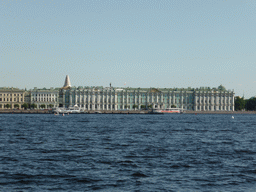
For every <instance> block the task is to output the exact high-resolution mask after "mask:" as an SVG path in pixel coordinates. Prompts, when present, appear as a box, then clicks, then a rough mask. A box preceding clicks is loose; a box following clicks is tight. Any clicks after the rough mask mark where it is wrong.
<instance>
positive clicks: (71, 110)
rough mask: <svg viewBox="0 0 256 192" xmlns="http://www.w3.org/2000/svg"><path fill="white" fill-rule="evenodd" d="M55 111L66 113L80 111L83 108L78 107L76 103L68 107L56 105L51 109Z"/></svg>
mask: <svg viewBox="0 0 256 192" xmlns="http://www.w3.org/2000/svg"><path fill="white" fill-rule="evenodd" d="M53 111H54V112H55V113H66V114H70V113H81V112H83V111H84V110H83V109H82V108H80V107H78V106H77V105H75V106H74V107H69V108H60V107H57V108H55V109H54V110H53Z"/></svg>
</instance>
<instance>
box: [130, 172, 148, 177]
mask: <svg viewBox="0 0 256 192" xmlns="http://www.w3.org/2000/svg"><path fill="white" fill-rule="evenodd" d="M132 176H133V177H148V176H147V175H145V174H143V173H141V172H135V173H133V174H132Z"/></svg>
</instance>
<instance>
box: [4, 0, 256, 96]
mask: <svg viewBox="0 0 256 192" xmlns="http://www.w3.org/2000/svg"><path fill="white" fill-rule="evenodd" d="M0 16H1V17H0V26H1V27H0V66H1V68H0V69H1V70H0V76H1V78H0V87H3V86H9V87H18V88H24V87H26V88H33V87H38V88H43V87H46V88H50V87H61V86H63V84H64V80H65V76H66V75H67V74H68V75H69V76H70V79H71V84H72V85H74V86H104V87H105V86H109V83H110V82H111V83H112V86H115V87H122V86H129V87H163V88H173V87H184V88H186V87H195V88H196V87H217V86H219V85H220V84H222V85H223V86H225V87H226V88H227V89H234V91H235V93H236V95H239V96H242V95H243V93H244V96H245V97H246V98H250V97H252V96H256V91H255V86H256V77H255V71H256V70H255V69H256V33H255V32H256V27H255V26H256V25H255V24H256V1H255V0H239V1H238V0H155V1H152V0H151V1H150V0H147V1H146V0H137V1H135V0H61V1H60V0H44V1H41V0H1V1H0ZM125 83H126V85H124V84H125Z"/></svg>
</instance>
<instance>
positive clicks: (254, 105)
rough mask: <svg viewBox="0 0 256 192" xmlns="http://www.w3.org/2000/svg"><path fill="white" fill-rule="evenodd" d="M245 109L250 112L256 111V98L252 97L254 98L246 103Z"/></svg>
mask: <svg viewBox="0 0 256 192" xmlns="http://www.w3.org/2000/svg"><path fill="white" fill-rule="evenodd" d="M245 108H246V109H247V110H248V111H255V110H256V97H252V98H250V99H248V100H247V101H246V102H245Z"/></svg>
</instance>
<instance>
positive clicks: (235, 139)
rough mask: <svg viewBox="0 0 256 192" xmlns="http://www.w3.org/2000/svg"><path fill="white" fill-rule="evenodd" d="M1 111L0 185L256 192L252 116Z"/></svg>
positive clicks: (254, 119) (6, 188)
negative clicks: (73, 113) (72, 113)
mask: <svg viewBox="0 0 256 192" xmlns="http://www.w3.org/2000/svg"><path fill="white" fill-rule="evenodd" d="M234 117H235V118H234V119H232V118H231V115H194V114H193V115H192V114H183V115H177V114H169V115H168V114H166V115H143V114H142V115H131V114H129V115H125V114H116V115H115V114H95V115H90V114H77V115H69V116H67V115H66V116H64V117H63V116H54V115H48V114H46V115H44V114H34V115H32V114H28V115H25V114H20V115H17V114H16V115H14V114H2V115H0V122H1V124H0V148H1V150H0V154H1V155H0V189H1V190H0V191H48V190H49V191H93V190H97V191H255V190H256V138H255V136H256V131H255V130H256V116H255V115H235V116H234Z"/></svg>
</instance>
